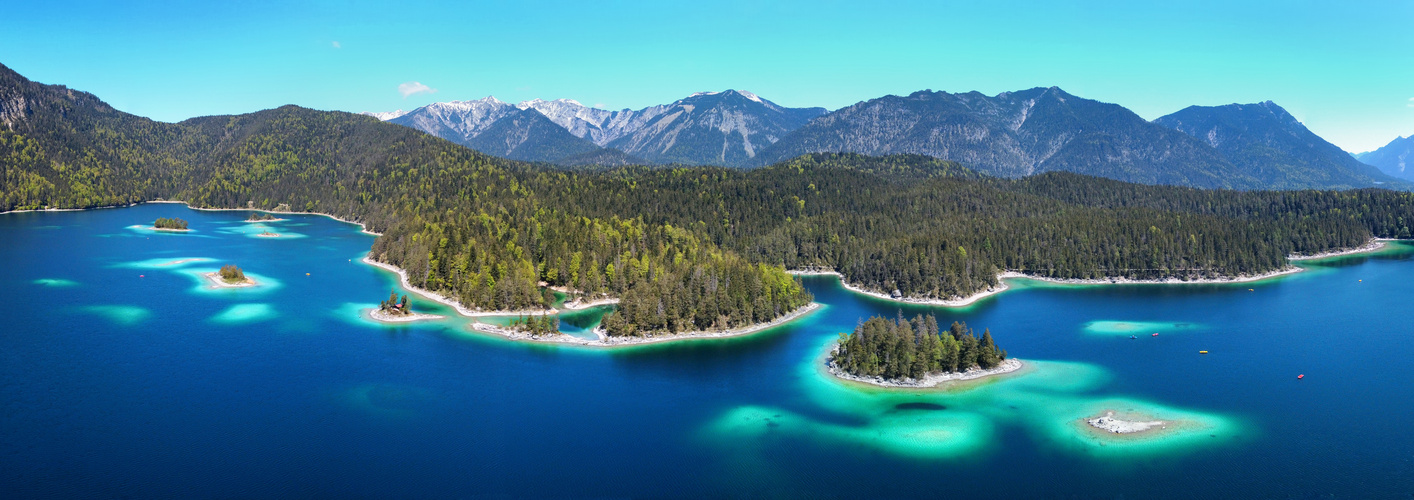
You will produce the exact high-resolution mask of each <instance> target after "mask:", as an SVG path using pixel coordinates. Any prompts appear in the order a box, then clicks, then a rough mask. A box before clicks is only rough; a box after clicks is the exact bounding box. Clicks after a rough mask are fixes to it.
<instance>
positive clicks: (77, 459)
mask: <svg viewBox="0 0 1414 500" xmlns="http://www.w3.org/2000/svg"><path fill="white" fill-rule="evenodd" d="M157 217H181V218H184V219H187V220H188V221H191V227H192V228H193V229H194V231H193V232H190V233H185V234H172V233H162V232H153V231H142V230H137V229H133V228H132V227H133V226H139V227H140V226H141V225H143V224H150V223H151V221H152V220H153V219H155V218H157ZM245 217H246V213H244V212H199V211H193V210H188V209H186V208H185V207H182V206H180V205H166V204H153V205H141V206H137V207H133V208H126V209H115V210H96V211H87V212H63V213H30V214H7V215H0V259H3V260H0V261H3V262H7V263H9V265H7V266H4V267H3V268H0V300H3V301H4V302H5V303H7V304H12V305H14V306H15V308H13V309H12V310H11V311H12V314H11V315H10V317H9V320H8V322H7V323H6V325H5V326H4V328H3V330H0V405H3V407H0V491H3V492H5V496H6V497H10V498H49V497H54V496H68V497H87V498H108V497H141V498H192V497H218V496H219V497H291V496H293V497H336V496H337V497H354V496H357V497H474V496H515V497H521V496H531V497H567V496H569V497H721V496H804V497H856V498H858V497H880V496H883V497H898V496H928V497H937V496H963V497H969V496H971V497H990V496H1001V497H1017V496H1020V497H1060V496H1067V497H1119V496H1125V497H1131V498H1150V497H1185V498H1190V497H1214V496H1225V497H1243V498H1250V497H1290V496H1296V497H1315V496H1334V497H1348V498H1365V497H1408V496H1409V495H1410V494H1411V493H1414V433H1411V432H1409V431H1408V429H1407V426H1408V423H1409V422H1410V421H1411V414H1410V413H1411V410H1410V408H1411V406H1414V384H1410V383H1409V380H1411V376H1414V365H1411V362H1410V361H1409V360H1410V359H1414V356H1411V355H1412V354H1414V342H1410V336H1411V333H1414V328H1411V327H1410V326H1408V325H1409V322H1408V319H1407V312H1406V311H1408V310H1409V308H1408V306H1407V304H1409V303H1410V302H1411V300H1414V261H1411V259H1410V253H1411V252H1410V248H1409V247H1408V246H1405V245H1403V244H1399V245H1398V246H1397V247H1396V248H1394V249H1392V250H1391V251H1388V252H1383V253H1381V254H1380V255H1378V256H1375V257H1355V258H1345V259H1336V260H1328V261H1321V262H1318V263H1311V264H1305V265H1307V266H1309V267H1310V271H1308V272H1304V273H1299V274H1297V275H1294V276H1289V277H1284V278H1281V279H1277V280H1271V281H1267V282H1261V283H1256V284H1243V285H1185V286H1173V285H1154V286H1149V285H1143V286H1140V285H1124V286H1059V285H1051V284H1045V283H1038V282H1031V281H1018V282H1015V283H1014V285H1015V286H1014V290H1012V291H1009V292H1007V293H1004V294H1002V295H999V296H996V297H993V298H989V299H986V300H984V301H982V302H980V303H978V304H976V305H974V306H971V307H968V308H962V309H946V308H928V307H923V306H914V305H900V304H897V303H892V302H887V301H882V300H877V299H872V298H868V297H862V296H859V295H856V294H852V293H849V292H848V291H846V290H844V289H843V288H841V287H840V286H839V285H838V282H837V281H836V280H834V279H833V278H829V277H809V278H804V279H803V281H804V282H805V284H806V285H807V286H809V287H810V288H811V290H812V291H813V292H814V293H815V294H816V296H817V298H818V301H819V302H821V303H823V304H825V305H826V306H827V307H825V308H824V309H822V310H820V311H818V312H815V313H813V314H811V315H809V316H807V317H806V318H804V319H801V320H799V321H796V322H793V323H791V324H788V325H786V326H783V327H780V328H776V329H773V330H770V331H768V332H765V333H763V334H760V335H756V336H753V337H749V338H740V339H730V340H713V341H699V342H690V343H684V344H669V345H653V346H643V347H637V348H631V349H622V350H594V349H585V348H579V347H563V346H544V345H524V344H517V343H512V342H508V341H505V340H501V339H498V338H493V337H487V336H484V335H481V334H477V333H474V332H472V331H470V330H469V329H468V328H466V324H467V322H468V321H467V320H465V319H462V318H457V317H455V314H454V313H452V312H451V311H449V310H448V309H447V308H445V307H443V306H440V305H438V304H435V303H432V302H428V301H424V300H420V299H416V298H414V300H413V304H414V306H415V308H417V309H418V310H421V311H424V312H431V313H436V314H443V315H447V316H449V319H447V320H445V321H440V322H431V323H415V324H404V325H382V324H377V323H373V322H371V321H369V320H367V319H366V317H364V316H363V314H362V313H363V311H364V310H365V309H366V308H368V307H372V306H373V305H374V304H376V303H377V302H378V301H379V300H381V299H383V298H385V297H386V296H387V293H388V289H389V288H395V287H396V277H395V276H393V275H392V274H390V273H387V272H384V271H381V270H378V269H375V268H372V267H369V266H365V265H362V264H360V263H358V259H359V257H361V256H362V254H363V253H364V252H365V251H366V250H367V249H368V247H369V245H370V244H371V243H372V237H371V236H368V235H364V234H361V233H359V232H358V230H357V227H356V226H353V225H350V224H344V223H339V222H336V221H333V220H330V219H327V218H323V217H316V216H294V217H292V218H291V219H290V220H288V221H282V222H267V223H262V224H260V225H259V228H256V225H247V224H245V223H242V222H240V221H241V220H243V219H244V218H245ZM266 229H268V230H270V231H271V232H276V233H279V234H282V235H286V234H288V235H292V236H294V235H298V237H291V238H283V237H282V238H261V237H255V236H253V235H252V234H251V231H252V230H254V231H256V232H257V233H258V232H259V231H264V230H266ZM225 263H235V264H237V265H240V266H241V267H242V268H244V269H245V270H246V271H247V274H248V275H251V276H252V277H254V278H255V279H256V280H257V281H260V282H261V283H262V286H260V287H256V288H251V289H212V288H210V287H209V285H207V284H206V283H204V282H203V281H202V280H203V278H201V273H204V272H210V271H214V270H215V269H217V268H219V267H220V266H221V265H222V264H225ZM930 311H931V312H936V313H937V314H939V316H940V320H944V321H951V320H965V321H967V322H968V323H969V324H970V325H972V326H974V327H977V328H979V329H980V328H983V327H986V328H990V329H991V330H992V332H993V334H994V335H995V336H996V338H997V339H998V342H999V343H1001V344H1002V346H1003V347H1005V348H1006V349H1008V350H1009V351H1010V352H1011V353H1012V354H1013V355H1015V356H1018V357H1021V358H1023V359H1026V360H1029V361H1031V362H1030V363H1029V365H1028V367H1027V368H1026V369H1024V370H1023V371H1022V372H1019V373H1017V374H1014V375H1010V376H1007V377H1003V378H999V379H996V380H991V381H988V382H985V383H972V384H963V385H960V386H958V387H953V388H952V389H951V390H945V391H897V390H879V389H874V388H868V387H860V386H857V385H851V384H846V383H842V382H839V381H836V380H834V379H832V378H830V377H828V376H826V375H823V374H822V372H821V369H820V366H819V363H818V361H819V359H820V356H821V355H822V353H823V352H824V350H825V349H827V348H828V346H829V343H830V341H831V339H833V338H834V337H835V336H836V335H837V334H838V333H839V332H842V331H846V330H848V329H851V328H852V327H853V326H854V325H855V323H856V322H857V321H859V320H860V319H861V318H863V317H866V316H868V315H872V314H884V315H890V316H892V315H895V314H899V313H902V314H905V315H910V316H911V315H913V314H917V313H923V312H930ZM597 317H598V315H597V313H595V312H584V313H578V314H576V315H574V316H573V317H568V318H566V320H565V326H566V329H567V330H569V331H572V332H578V333H580V334H587V332H588V329H590V328H592V326H593V324H594V322H595V321H597ZM1154 332H1158V333H1160V335H1159V336H1158V337H1153V336H1150V335H1149V334H1150V333H1154ZM1130 335H1135V336H1137V337H1139V338H1137V339H1130V338H1129V336H1130ZM1200 350H1207V351H1209V354H1208V355H1200V354H1198V351H1200ZM1297 374H1305V375H1306V377H1305V379H1303V380H1297V379H1296V375H1297ZM1107 410H1114V411H1117V412H1121V413H1123V412H1130V413H1135V414H1140V415H1151V416H1155V417H1157V418H1163V419H1168V420H1171V421H1175V422H1182V423H1183V425H1181V426H1177V428H1175V429H1174V430H1172V431H1171V432H1169V433H1167V434H1165V435H1163V436H1162V437H1158V438H1152V439H1137V440H1134V439H1131V440H1116V439H1113V438H1110V437H1108V436H1102V435H1097V434H1095V433H1092V432H1088V431H1087V430H1086V429H1085V428H1084V427H1083V426H1081V425H1078V422H1079V421H1080V419H1082V418H1084V417H1086V416H1093V415H1095V414H1098V413H1100V412H1103V411H1107Z"/></svg>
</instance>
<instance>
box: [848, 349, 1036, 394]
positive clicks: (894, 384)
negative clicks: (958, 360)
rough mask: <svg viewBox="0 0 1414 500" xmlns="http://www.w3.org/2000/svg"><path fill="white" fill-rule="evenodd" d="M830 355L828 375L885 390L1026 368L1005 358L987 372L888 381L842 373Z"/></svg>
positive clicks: (978, 371)
mask: <svg viewBox="0 0 1414 500" xmlns="http://www.w3.org/2000/svg"><path fill="white" fill-rule="evenodd" d="M830 353H831V354H830V355H827V356H826V357H825V367H826V369H827V370H829V372H830V375H834V376H835V377H838V378H840V379H844V380H848V381H851V382H859V383H861V384H869V385H874V386H878V387H886V388H890V389H928V388H934V387H937V386H938V385H939V384H943V383H946V382H961V381H965V380H978V379H982V378H986V377H992V376H996V375H1003V374H1007V373H1012V372H1015V371H1017V370H1020V369H1022V368H1023V367H1025V366H1026V363H1023V362H1022V361H1021V360H1019V359H1016V358H1007V359H1005V360H1003V361H1002V362H1001V364H999V365H997V366H996V367H995V368H992V369H988V370H984V369H981V368H972V369H970V370H967V371H964V372H951V373H935V374H931V375H928V376H926V377H923V378H922V379H911V378H907V379H903V380H888V379H885V378H883V377H861V376H858V375H851V374H848V373H845V372H844V371H842V370H840V369H839V368H838V367H836V366H835V364H834V363H833V362H832V361H831V360H830V356H831V355H833V354H834V350H833V349H832V350H831V351H830Z"/></svg>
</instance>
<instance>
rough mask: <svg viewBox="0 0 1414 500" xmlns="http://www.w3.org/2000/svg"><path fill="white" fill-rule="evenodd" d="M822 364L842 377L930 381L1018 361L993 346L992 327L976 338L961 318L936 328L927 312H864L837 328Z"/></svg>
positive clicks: (891, 382) (1012, 366) (1005, 368)
mask: <svg viewBox="0 0 1414 500" xmlns="http://www.w3.org/2000/svg"><path fill="white" fill-rule="evenodd" d="M827 364H828V366H829V367H830V371H831V372H832V373H834V374H835V375H837V376H840V377H843V378H847V379H850V380H856V381H862V382H869V383H873V384H876V385H884V386H899V387H931V386H934V385H937V384H938V383H940V382H943V381H946V380H957V379H970V378H980V377H982V376H986V375H992V374H999V373H1007V372H1010V371H1014V370H1016V369H1018V368H1020V367H1021V364H1020V362H1019V361H1017V360H1014V359H1012V360H1008V359H1007V352H1006V351H1005V350H1002V349H1000V348H998V347H997V345H996V343H995V342H993V340H992V332H991V330H983V332H982V337H980V338H978V337H977V336H976V332H974V331H973V330H972V329H970V328H968V327H967V324H966V323H959V322H953V324H952V326H950V327H948V328H947V329H945V330H944V329H940V328H939V326H938V320H937V318H936V317H934V316H933V315H931V314H930V315H927V316H923V315H919V316H916V317H914V318H913V319H911V320H909V319H904V318H902V317H899V318H898V319H895V320H888V319H884V318H881V317H877V316H876V317H873V318H869V319H868V320H867V321H865V322H863V323H861V324H860V325H859V326H857V327H855V329H854V331H853V332H850V333H848V334H843V333H842V334H840V340H839V343H838V344H837V345H836V346H835V349H834V351H833V352H832V353H831V355H830V357H829V359H828V360H827ZM950 375H951V376H950Z"/></svg>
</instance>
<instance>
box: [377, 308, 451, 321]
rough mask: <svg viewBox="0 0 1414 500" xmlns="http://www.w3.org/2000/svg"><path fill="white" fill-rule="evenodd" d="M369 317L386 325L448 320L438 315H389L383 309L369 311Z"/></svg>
mask: <svg viewBox="0 0 1414 500" xmlns="http://www.w3.org/2000/svg"><path fill="white" fill-rule="evenodd" d="M368 317H370V318H373V319H375V320H378V321H382V322H384V323H408V322H412V321H424V320H434V319H444V318H446V316H438V315H436V314H422V313H412V314H388V313H386V312H383V310H382V309H369V310H368Z"/></svg>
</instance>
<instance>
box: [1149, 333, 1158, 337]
mask: <svg viewBox="0 0 1414 500" xmlns="http://www.w3.org/2000/svg"><path fill="white" fill-rule="evenodd" d="M1149 336H1150V337H1158V336H1159V332H1154V333H1153V334H1152V335H1149Z"/></svg>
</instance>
